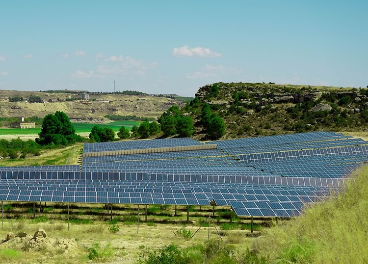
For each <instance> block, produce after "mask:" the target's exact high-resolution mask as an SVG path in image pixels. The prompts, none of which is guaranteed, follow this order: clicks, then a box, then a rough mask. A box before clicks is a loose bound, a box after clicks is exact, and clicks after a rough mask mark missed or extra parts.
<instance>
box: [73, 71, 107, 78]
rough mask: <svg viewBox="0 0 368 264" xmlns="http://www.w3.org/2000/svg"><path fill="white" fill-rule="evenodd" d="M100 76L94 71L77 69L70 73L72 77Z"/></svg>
mask: <svg viewBox="0 0 368 264" xmlns="http://www.w3.org/2000/svg"><path fill="white" fill-rule="evenodd" d="M99 77H102V76H101V75H98V74H96V73H95V72H94V71H87V72H84V71H81V70H77V71H76V72H75V73H73V74H72V78H73V79H91V78H99Z"/></svg>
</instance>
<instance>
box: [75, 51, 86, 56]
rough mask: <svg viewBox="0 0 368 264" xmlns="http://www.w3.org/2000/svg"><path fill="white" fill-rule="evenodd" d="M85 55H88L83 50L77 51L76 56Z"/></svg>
mask: <svg viewBox="0 0 368 264" xmlns="http://www.w3.org/2000/svg"><path fill="white" fill-rule="evenodd" d="M84 55H86V53H85V52H84V51H83V50H77V51H76V52H75V56H84Z"/></svg>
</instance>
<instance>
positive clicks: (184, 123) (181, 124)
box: [176, 116, 194, 137]
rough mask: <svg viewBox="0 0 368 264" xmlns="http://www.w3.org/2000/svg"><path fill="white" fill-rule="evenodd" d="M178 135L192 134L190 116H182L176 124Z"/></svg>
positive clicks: (187, 135)
mask: <svg viewBox="0 0 368 264" xmlns="http://www.w3.org/2000/svg"><path fill="white" fill-rule="evenodd" d="M176 128H177V132H178V134H179V136H180V137H190V136H192V134H193V131H194V130H193V119H192V118H191V117H190V116H182V117H180V118H179V119H178V124H177V126H176Z"/></svg>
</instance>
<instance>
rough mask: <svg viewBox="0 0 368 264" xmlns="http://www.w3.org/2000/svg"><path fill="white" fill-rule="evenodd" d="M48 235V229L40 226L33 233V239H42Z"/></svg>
mask: <svg viewBox="0 0 368 264" xmlns="http://www.w3.org/2000/svg"><path fill="white" fill-rule="evenodd" d="M46 237H47V234H46V231H45V230H43V229H41V228H39V229H38V230H37V231H36V232H35V233H34V235H33V239H35V240H37V239H40V238H41V239H42V238H46Z"/></svg>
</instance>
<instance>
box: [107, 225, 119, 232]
mask: <svg viewBox="0 0 368 264" xmlns="http://www.w3.org/2000/svg"><path fill="white" fill-rule="evenodd" d="M109 231H110V232H111V233H113V234H115V233H117V232H119V231H120V227H119V226H118V225H115V224H112V225H111V226H109Z"/></svg>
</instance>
